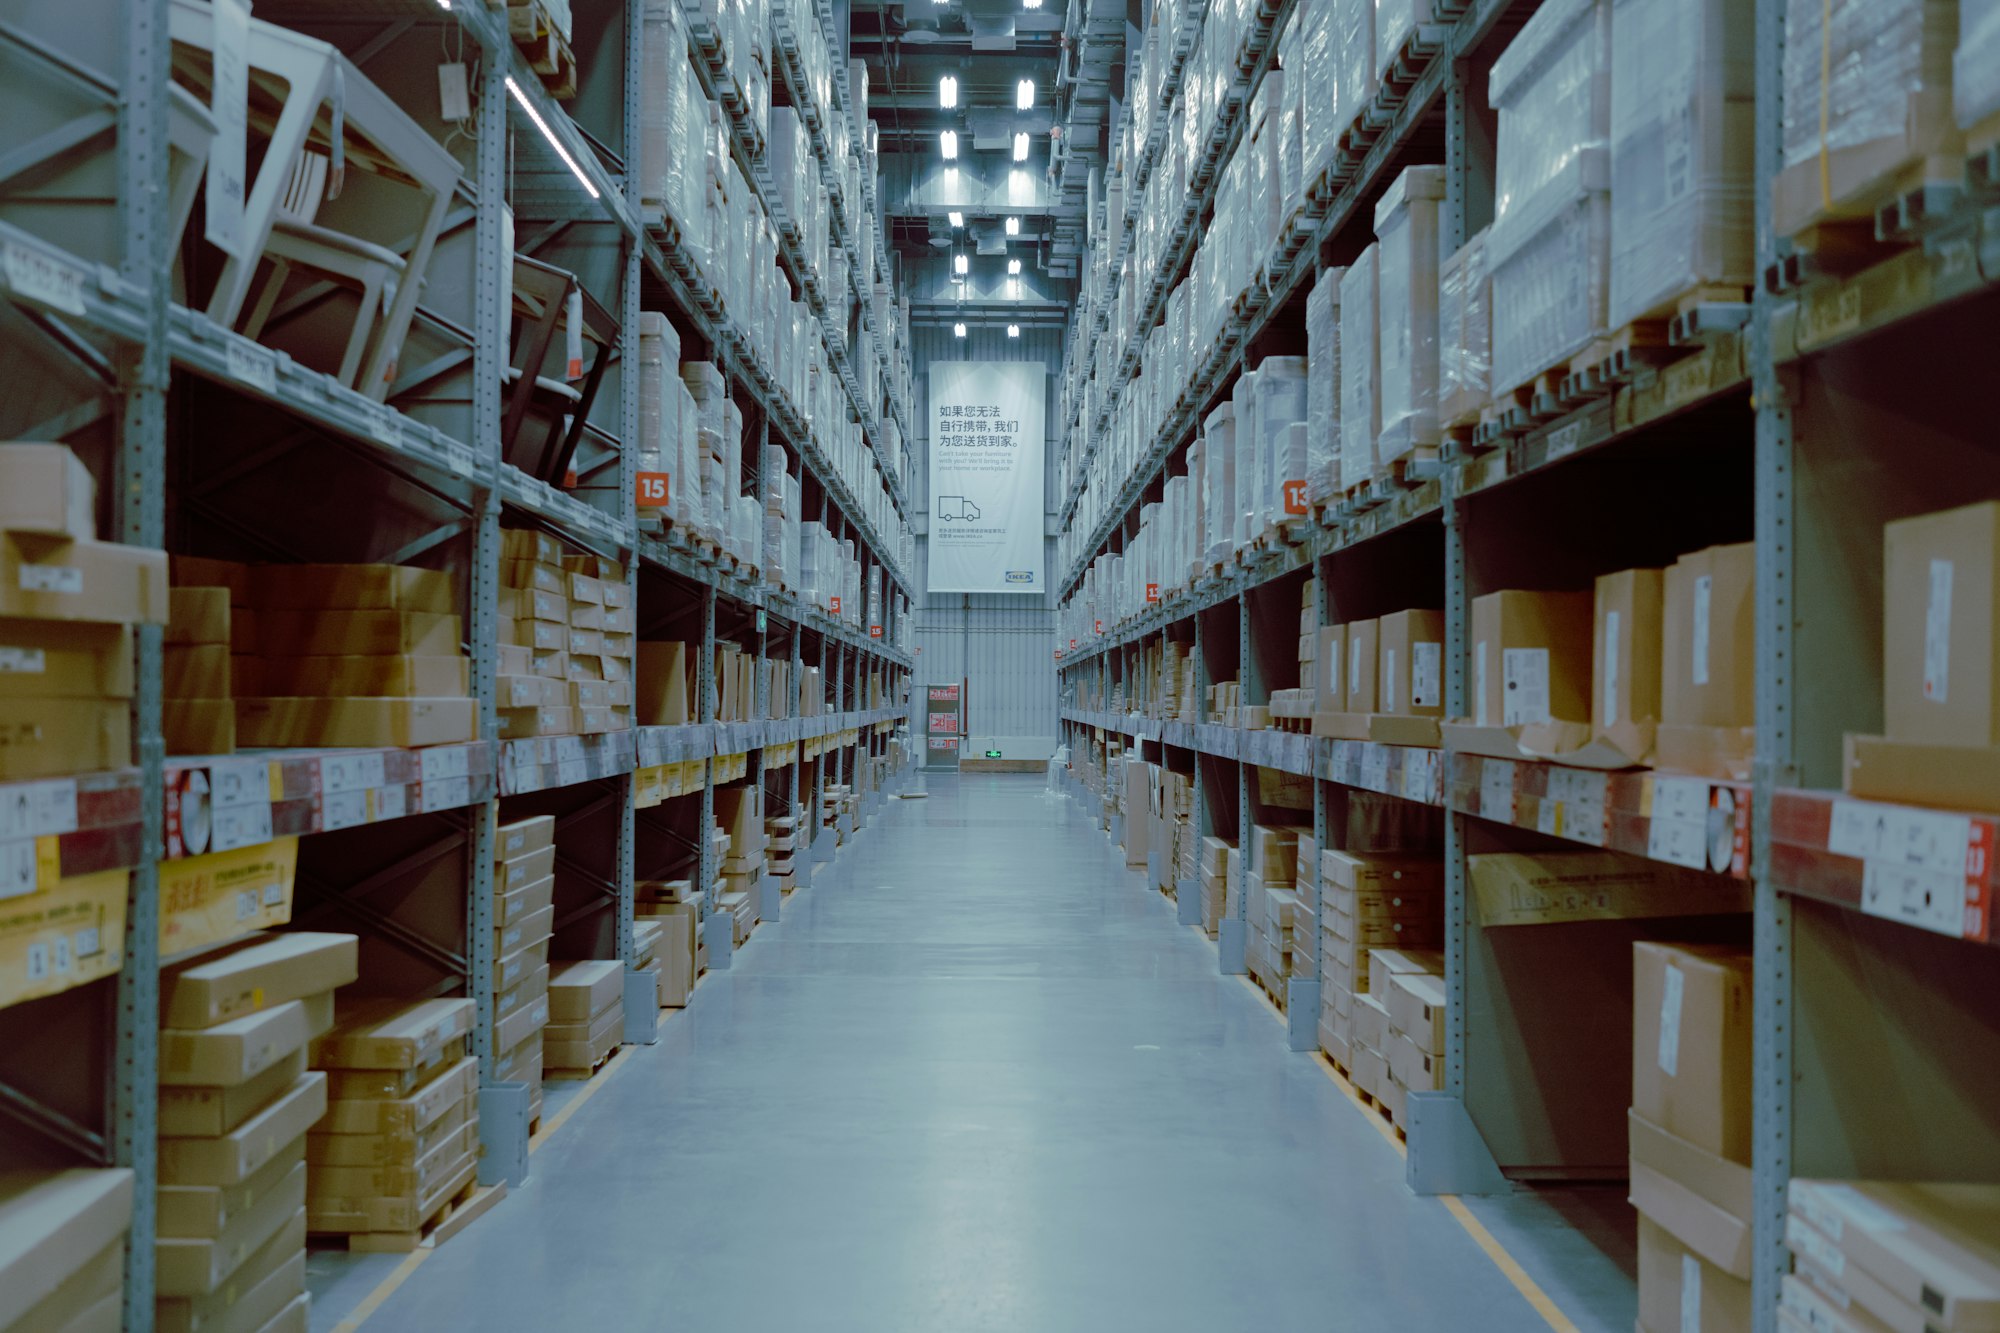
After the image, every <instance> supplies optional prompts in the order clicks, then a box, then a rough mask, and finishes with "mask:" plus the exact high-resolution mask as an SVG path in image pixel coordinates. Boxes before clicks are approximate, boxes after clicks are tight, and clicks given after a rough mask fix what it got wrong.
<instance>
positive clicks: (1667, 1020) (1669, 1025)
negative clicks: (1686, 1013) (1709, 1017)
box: [1657, 963, 1687, 1078]
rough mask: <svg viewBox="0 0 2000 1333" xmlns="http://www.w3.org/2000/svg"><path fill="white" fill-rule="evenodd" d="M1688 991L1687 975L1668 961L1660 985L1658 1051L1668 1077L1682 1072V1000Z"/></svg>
mask: <svg viewBox="0 0 2000 1333" xmlns="http://www.w3.org/2000/svg"><path fill="white" fill-rule="evenodd" d="M1686 991H1687V977H1686V975H1685V974H1684V973H1682V971H1681V970H1680V969H1679V968H1678V967H1675V966H1674V965H1673V964H1672V963H1668V964H1667V971H1666V975H1665V977H1664V978H1662V981H1661V985H1660V1049H1659V1051H1658V1052H1657V1059H1658V1060H1659V1064H1660V1072H1662V1073H1664V1074H1665V1075H1666V1076H1667V1077H1668V1078H1673V1077H1675V1076H1676V1075H1678V1074H1679V1073H1680V1067H1681V1000H1682V998H1683V996H1684V995H1685V993H1686Z"/></svg>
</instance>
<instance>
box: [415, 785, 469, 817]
mask: <svg viewBox="0 0 2000 1333" xmlns="http://www.w3.org/2000/svg"><path fill="white" fill-rule="evenodd" d="M470 804H472V779H470V778H445V779H443V780H442V781H436V782H428V781H427V782H423V783H420V784H419V785H418V788H417V809H418V810H419V811H420V812H422V813H425V814H428V813H430V812H431V811H433V810H454V809H457V808H458V807H459V806H462V805H470Z"/></svg>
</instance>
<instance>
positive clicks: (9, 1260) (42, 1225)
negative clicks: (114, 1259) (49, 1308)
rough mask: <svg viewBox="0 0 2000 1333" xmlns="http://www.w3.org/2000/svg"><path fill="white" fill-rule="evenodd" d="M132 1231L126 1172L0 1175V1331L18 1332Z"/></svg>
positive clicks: (8, 1173) (80, 1171)
mask: <svg viewBox="0 0 2000 1333" xmlns="http://www.w3.org/2000/svg"><path fill="white" fill-rule="evenodd" d="M131 1225H132V1173H131V1172H130V1171H127V1170H123V1169H119V1170H108V1171H98V1170H84V1169H76V1170H68V1171H28V1170H20V1171H9V1172H6V1173H4V1174H0V1328H6V1327H14V1326H16V1325H17V1324H18V1323H19V1321H20V1320H21V1319H22V1318H23V1317H24V1316H26V1315H27V1314H28V1313H29V1312H30V1311H32V1310H34V1309H35V1307H36V1306H38V1305H40V1304H41V1303H42V1302H43V1301H44V1300H46V1299H48V1297H50V1296H51V1295H53V1294H54V1293H55V1291H56V1290H57V1288H59V1287H60V1286H61V1285H62V1284H63V1283H64V1281H66V1280H67V1279H68V1278H69V1277H70V1276H71V1275H72V1274H74V1273H76V1272H77V1271H78V1270H80V1269H82V1268H83V1267H85V1266H86V1265H87V1264H89V1263H90V1262H91V1260H93V1259H94V1258H95V1257H96V1256H98V1255H99V1254H102V1253H103V1252H104V1251H105V1250H106V1249H111V1248H118V1247H120V1241H121V1240H122V1238H123V1237H124V1235H125V1233H126V1231H127V1230H128V1229H129V1228H130V1227H131Z"/></svg>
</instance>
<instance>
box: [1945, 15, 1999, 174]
mask: <svg viewBox="0 0 2000 1333" xmlns="http://www.w3.org/2000/svg"><path fill="white" fill-rule="evenodd" d="M1951 96H1952V108H1953V110H1954V112H1955V113H1956V116H1957V119H1958V127H1959V128H1960V129H1962V130H1972V129H1974V128H1975V127H1978V128H1982V129H1983V131H1984V132H1983V133H1981V134H1978V135H1976V136H1974V137H1975V139H1976V140H1981V141H1983V142H1974V143H1973V144H1972V146H1973V147H1975V148H1979V147H1984V146H1985V145H1986V144H1988V143H1991V142H1992V141H1993V138H1994V136H1995V135H1996V134H2000V124H1994V125H1988V126H1983V127H1981V126H1980V122H1982V121H1985V120H1989V119H1992V118H1994V117H1997V116H2000V0H1958V50H1957V52H1956V53H1955V55H1954V56H1953V57H1952V69H1951Z"/></svg>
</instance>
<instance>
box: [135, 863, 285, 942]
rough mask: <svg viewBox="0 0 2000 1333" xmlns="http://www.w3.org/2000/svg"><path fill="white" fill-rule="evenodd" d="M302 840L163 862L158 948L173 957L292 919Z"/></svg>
mask: <svg viewBox="0 0 2000 1333" xmlns="http://www.w3.org/2000/svg"><path fill="white" fill-rule="evenodd" d="M298 863H299V840H298V839H297V838H295V837H287V838H273V839H272V840H271V841H270V842H260V843H257V844H255V845H254V846H250V847H239V848H236V849H235V850H233V851H227V852H207V853H204V854H203V855H201V856H187V857H182V858H180V859H179V860H176V861H162V862H161V863H160V870H159V876H160V953H161V955H162V956H163V957H173V956H175V955H177V954H184V953H187V952H189V951H190V950H194V949H206V948H208V947H209V946H210V945H214V944H220V943H223V942H224V941H227V940H234V939H240V938H241V937H243V936H244V935H246V934H250V933H252V932H254V931H260V930H263V929H265V928H267V927H270V926H282V925H284V924H285V923H286V922H288V921H290V920H291V919H292V890H293V887H294V884H295V881H296V877H297V871H298Z"/></svg>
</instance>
